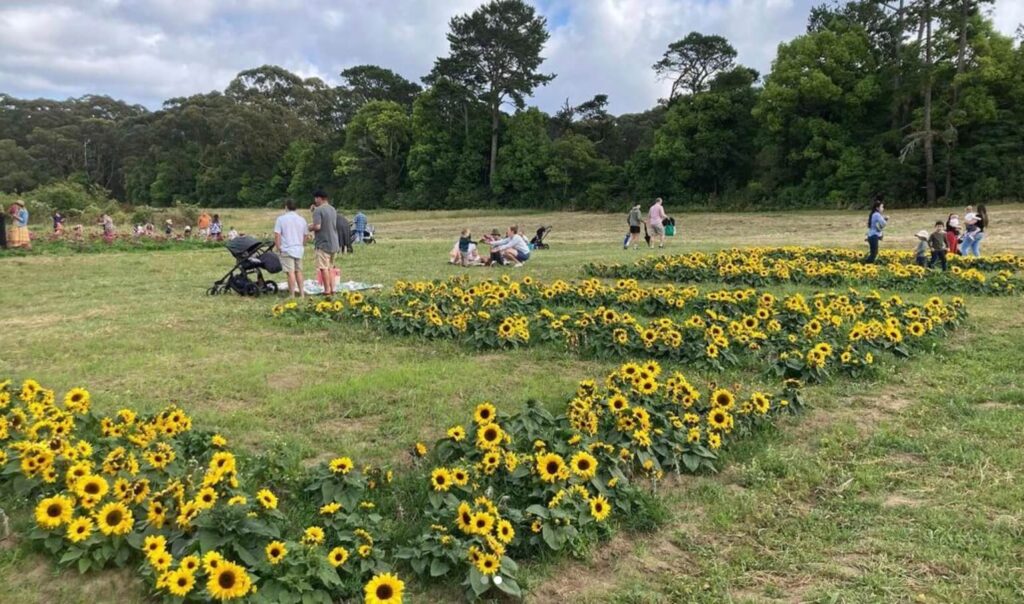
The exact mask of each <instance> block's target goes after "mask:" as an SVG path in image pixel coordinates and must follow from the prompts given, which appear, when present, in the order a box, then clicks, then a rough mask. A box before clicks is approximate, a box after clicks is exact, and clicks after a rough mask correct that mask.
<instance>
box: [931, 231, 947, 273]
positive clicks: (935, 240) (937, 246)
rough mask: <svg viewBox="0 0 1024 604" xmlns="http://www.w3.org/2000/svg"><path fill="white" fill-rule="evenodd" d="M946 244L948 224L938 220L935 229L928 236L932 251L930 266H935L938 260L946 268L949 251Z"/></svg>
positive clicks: (943, 268)
mask: <svg viewBox="0 0 1024 604" xmlns="http://www.w3.org/2000/svg"><path fill="white" fill-rule="evenodd" d="M946 245H947V244H946V225H945V224H944V223H943V222H942V221H941V220H938V221H936V222H935V230H934V231H932V234H931V235H929V236H928V248H929V249H930V250H931V251H932V257H931V260H929V261H928V268H932V267H934V266H935V263H936V262H938V263H940V264H941V265H942V270H946V253H947V252H948V251H949V250H948V248H947V247H946Z"/></svg>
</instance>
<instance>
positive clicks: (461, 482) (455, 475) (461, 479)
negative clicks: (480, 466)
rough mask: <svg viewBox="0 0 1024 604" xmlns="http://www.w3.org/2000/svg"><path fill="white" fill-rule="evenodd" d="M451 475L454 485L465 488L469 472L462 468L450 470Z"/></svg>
mask: <svg viewBox="0 0 1024 604" xmlns="http://www.w3.org/2000/svg"><path fill="white" fill-rule="evenodd" d="M506 461H507V456H506ZM512 469H515V468H512ZM451 475H452V482H454V483H455V484H457V485H458V486H460V487H461V486H465V485H466V484H467V483H469V472H467V471H466V470H463V469H462V468H453V469H452V470H451Z"/></svg>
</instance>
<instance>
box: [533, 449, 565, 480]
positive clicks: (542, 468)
mask: <svg viewBox="0 0 1024 604" xmlns="http://www.w3.org/2000/svg"><path fill="white" fill-rule="evenodd" d="M564 471H565V460H564V459H562V456H561V455H559V454H557V453H544V454H543V455H539V456H537V473H538V474H540V479H541V480H543V481H544V482H555V481H556V480H558V479H559V478H561V476H562V474H563V473H564Z"/></svg>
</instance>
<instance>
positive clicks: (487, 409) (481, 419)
mask: <svg viewBox="0 0 1024 604" xmlns="http://www.w3.org/2000/svg"><path fill="white" fill-rule="evenodd" d="M497 413H498V412H497V411H496V410H495V408H494V405H492V404H490V403H480V404H479V405H477V406H476V409H475V410H474V411H473V421H475V422H476V423H478V424H489V423H491V422H493V421H494V418H495V416H496V415H497Z"/></svg>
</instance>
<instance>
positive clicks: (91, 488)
mask: <svg viewBox="0 0 1024 604" xmlns="http://www.w3.org/2000/svg"><path fill="white" fill-rule="evenodd" d="M85 492H86V493H88V494H89V495H96V494H97V493H99V492H100V485H98V484H96V483H95V482H90V483H88V484H86V485H85Z"/></svg>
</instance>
